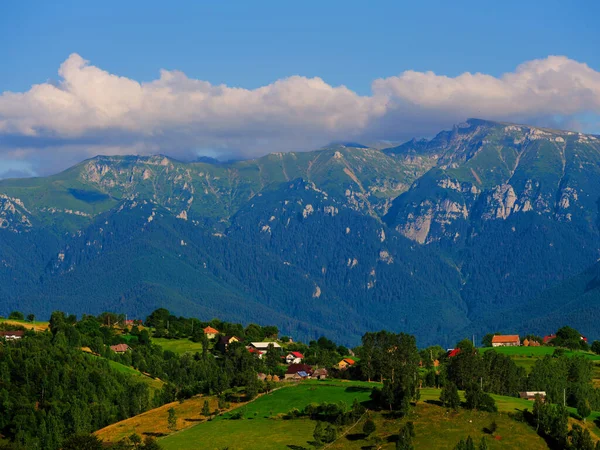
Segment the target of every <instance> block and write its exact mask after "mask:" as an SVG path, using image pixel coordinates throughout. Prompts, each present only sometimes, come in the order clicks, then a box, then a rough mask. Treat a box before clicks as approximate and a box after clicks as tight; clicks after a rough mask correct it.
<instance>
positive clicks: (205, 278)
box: [0, 119, 600, 344]
mask: <svg viewBox="0 0 600 450" xmlns="http://www.w3.org/2000/svg"><path fill="white" fill-rule="evenodd" d="M350 145H353V146H350ZM599 175H600V138H599V137H597V136H592V135H583V134H580V133H575V132H569V131H557V130H550V129H544V128H538V127H529V126H525V125H516V124H505V123H497V122H489V121H484V120H479V119H470V120H468V121H467V122H465V123H464V124H460V125H457V126H455V127H454V128H453V129H452V130H450V131H442V132H440V133H439V134H438V135H437V136H435V137H434V138H433V139H431V140H412V141H409V142H407V143H405V144H402V145H400V146H398V147H393V148H387V149H383V150H377V149H372V148H366V147H364V146H360V145H358V144H335V145H331V146H329V147H327V148H324V149H321V150H317V151H314V152H305V153H299V152H296V153H274V154H270V155H266V156H264V157H262V158H258V159H255V160H249V161H237V162H230V163H214V162H208V161H199V162H192V163H183V162H179V161H176V160H173V159H171V158H169V157H167V156H163V155H157V156H149V157H141V156H98V157H95V158H92V159H90V160H87V161H84V162H82V163H81V164H78V165H76V166H74V167H72V168H70V169H68V170H66V171H65V172H62V173H60V174H57V175H53V176H51V177H46V178H32V179H15V180H2V181H0V234H2V236H3V239H1V240H0V253H1V254H2V258H0V259H1V260H2V264H0V281H1V282H2V283H1V284H3V285H4V288H3V289H2V288H0V294H2V296H3V301H1V302H0V313H2V312H7V311H8V310H10V309H11V308H19V309H24V308H26V307H28V306H34V305H35V307H36V309H37V310H42V311H43V312H49V311H51V310H52V309H53V308H54V306H53V305H56V304H58V302H62V303H63V304H65V303H66V304H69V305H71V308H72V311H73V312H77V311H80V312H95V311H96V309H98V310H103V309H109V308H110V307H111V306H112V307H116V306H118V307H119V310H123V309H129V311H130V314H140V315H143V314H145V313H146V312H148V311H151V310H152V309H153V308H154V307H156V306H163V305H168V306H170V307H171V309H173V311H175V312H177V313H182V314H183V313H186V314H189V313H194V314H198V315H202V316H204V317H208V316H210V315H214V316H220V317H225V318H229V319H232V320H233V319H235V320H242V321H249V320H254V321H260V320H262V319H261V318H262V317H264V316H266V315H268V316H270V317H277V318H278V319H277V320H278V324H279V325H280V326H281V327H282V328H283V329H284V330H286V331H288V332H291V333H297V334H298V335H299V336H303V337H304V338H306V337H315V336H317V335H318V334H319V332H320V331H319V330H321V332H322V331H323V330H328V331H329V334H328V335H332V336H333V337H337V338H339V340H340V341H345V342H352V341H353V339H355V337H356V336H359V335H360V334H362V332H363V331H364V330H365V329H367V328H370V329H373V328H377V327H381V328H384V327H385V328H390V329H394V330H401V329H402V330H405V331H409V332H411V333H414V334H417V335H418V336H419V337H420V338H421V339H423V340H424V342H427V341H431V342H433V341H437V342H440V341H441V342H444V341H445V340H447V342H448V343H449V344H450V343H451V342H452V340H453V339H455V338H456V337H460V336H462V335H463V334H464V333H472V332H479V331H480V330H486V329H487V327H488V326H490V323H491V324H493V323H494V320H493V318H494V317H497V315H498V314H501V313H502V312H507V314H508V312H509V311H513V310H514V309H515V308H516V307H517V305H526V304H528V303H531V304H532V305H533V304H535V305H536V308H537V310H536V318H537V319H536V321H535V322H533V323H535V326H537V327H539V328H540V329H541V328H542V327H551V326H554V325H555V322H557V320H558V318H559V317H560V316H559V315H557V314H556V312H555V310H550V309H549V310H545V309H544V307H540V306H539V305H540V301H538V300H537V299H538V297H540V296H542V297H544V296H546V297H547V295H555V294H548V292H558V291H559V290H557V289H554V290H552V289H553V288H554V287H555V286H559V285H561V283H568V280H569V279H571V278H572V277H578V276H579V277H580V278H581V277H582V276H583V277H584V278H585V275H580V274H587V273H595V272H594V271H589V270H588V268H589V267H591V266H593V265H594V263H595V262H596V260H597V259H598V258H599V257H600V236H599V234H600V233H599V232H598V203H597V202H598V200H599V199H600V176H599ZM578 279H579V278H578ZM592 294H593V292H592ZM594 295H595V294H594ZM594 295H590V293H589V292H587V291H586V301H587V303H586V304H583V305H579V306H578V307H577V308H579V309H578V310H577V311H579V310H581V311H585V310H586V308H590V307H592V306H590V305H589V302H590V300H589V299H590V298H594V299H595V298H596V297H595V296H594ZM540 298H541V297H540ZM544 298H545V297H544ZM48 299H50V300H48ZM595 301H596V300H593V301H592V302H595ZM543 303H544V304H547V305H551V304H552V305H554V306H553V307H557V304H558V303H557V302H554V303H553V302H543ZM40 308H41V309H40ZM90 308H91V309H93V310H94V311H91V310H90ZM577 311H575V312H574V313H573V314H574V315H575V316H577V317H579V316H581V317H584V313H583V312H581V313H578V312H577ZM228 314H229V315H228ZM513 316H514V317H516V316H517V315H515V314H512V315H511V316H509V317H508V318H507V319H506V320H505V322H504V326H506V327H508V328H511V327H512V328H511V329H514V328H518V327H521V326H524V325H523V324H524V323H525V322H524V320H525V319H524V318H523V317H519V318H518V320H517V319H514V320H511V319H510V317H513ZM348 320H351V321H352V325H349V324H348ZM267 321H269V322H273V320H271V319H269V320H267ZM519 321H521V322H519ZM528 323H532V322H531V321H529V322H528ZM586 326H587V327H588V329H586V328H585V327H586ZM508 328H507V331H510V330H509V329H508ZM517 331H520V330H517ZM530 331H535V330H530ZM542 331H544V330H540V331H539V332H542ZM582 331H585V332H587V333H588V334H590V335H593V334H594V333H595V332H598V333H599V334H600V328H599V329H598V330H597V331H596V330H595V328H594V326H593V325H590V324H589V323H587V325H585V326H584V328H583V329H582Z"/></svg>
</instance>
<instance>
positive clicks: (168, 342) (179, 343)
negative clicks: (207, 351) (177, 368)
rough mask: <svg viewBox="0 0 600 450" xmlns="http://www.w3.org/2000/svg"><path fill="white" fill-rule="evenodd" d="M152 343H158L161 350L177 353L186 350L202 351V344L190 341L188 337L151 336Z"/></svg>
mask: <svg viewBox="0 0 600 450" xmlns="http://www.w3.org/2000/svg"><path fill="white" fill-rule="evenodd" d="M152 343H153V344H157V345H160V346H161V347H162V348H163V350H170V351H172V352H173V353H177V354H179V355H181V354H183V353H187V352H192V353H196V352H199V353H202V344H201V343H200V342H192V341H190V340H189V339H165V338H152Z"/></svg>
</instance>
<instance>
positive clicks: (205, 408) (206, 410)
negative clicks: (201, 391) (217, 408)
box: [202, 400, 210, 417]
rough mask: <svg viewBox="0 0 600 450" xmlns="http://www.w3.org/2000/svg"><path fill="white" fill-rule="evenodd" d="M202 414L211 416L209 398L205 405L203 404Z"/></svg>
mask: <svg viewBox="0 0 600 450" xmlns="http://www.w3.org/2000/svg"><path fill="white" fill-rule="evenodd" d="M202 415H203V416H204V417H208V416H210V406H209V405H208V400H204V405H203V406H202Z"/></svg>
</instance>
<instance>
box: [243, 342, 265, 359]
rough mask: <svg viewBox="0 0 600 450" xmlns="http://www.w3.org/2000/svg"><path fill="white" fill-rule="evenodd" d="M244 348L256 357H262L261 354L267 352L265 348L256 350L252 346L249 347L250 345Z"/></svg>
mask: <svg viewBox="0 0 600 450" xmlns="http://www.w3.org/2000/svg"><path fill="white" fill-rule="evenodd" d="M246 349H247V350H248V351H249V352H250V353H252V354H253V355H256V356H258V359H262V357H263V355H265V354H266V353H267V352H266V350H257V349H255V348H254V347H251V346H250V345H249V346H247V347H246Z"/></svg>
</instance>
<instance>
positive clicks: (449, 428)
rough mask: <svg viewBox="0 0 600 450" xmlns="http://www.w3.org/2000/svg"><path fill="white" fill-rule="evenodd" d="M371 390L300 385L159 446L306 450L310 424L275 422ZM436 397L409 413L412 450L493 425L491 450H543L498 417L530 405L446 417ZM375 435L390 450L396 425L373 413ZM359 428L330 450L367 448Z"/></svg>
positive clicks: (434, 393) (362, 397)
mask: <svg viewBox="0 0 600 450" xmlns="http://www.w3.org/2000/svg"><path fill="white" fill-rule="evenodd" d="M372 386H373V384H369V383H355V382H350V383H344V382H327V384H324V383H322V382H321V383H315V382H309V383H302V384H300V385H297V386H292V387H288V388H283V389H280V390H278V391H276V392H273V393H272V394H270V395H266V396H263V397H261V398H260V399H258V400H256V401H255V402H253V403H250V404H248V405H246V406H245V407H244V410H243V411H244V420H227V415H225V416H223V417H218V418H216V419H215V420H213V421H211V422H206V423H203V424H199V425H198V426H196V427H193V428H190V429H187V430H185V431H183V432H180V433H175V434H173V435H170V436H168V437H166V438H164V439H161V441H160V443H161V445H163V446H164V448H165V449H166V450H171V449H173V450H174V449H182V450H186V449H196V448H206V449H219V448H224V447H227V446H228V447H229V449H230V450H236V449H266V450H269V449H273V450H275V449H282V448H286V447H287V446H288V445H302V446H305V447H307V446H309V444H308V442H309V441H310V440H311V439H312V432H313V430H314V426H315V422H314V421H310V420H308V419H297V420H283V419H280V418H277V417H276V416H277V415H278V414H280V413H284V412H286V411H289V410H290V409H291V408H293V407H296V408H302V407H304V406H305V405H307V404H309V403H311V402H324V401H329V402H335V401H340V400H341V401H345V402H346V403H348V404H351V403H352V401H353V399H354V398H357V399H358V400H359V401H362V402H366V401H367V400H368V396H369V391H370V388H371V387H372ZM439 395H440V391H439V390H436V389H423V390H422V400H421V401H420V402H419V405H418V406H417V407H416V408H415V409H414V410H413V413H412V414H411V417H410V418H409V420H412V421H414V422H415V426H416V431H417V437H416V438H415V447H416V448H417V449H419V448H449V449H451V448H453V447H454V445H455V444H456V443H457V442H458V441H459V440H460V439H463V438H466V436H467V435H469V434H470V435H471V436H472V437H474V438H476V439H477V440H479V439H481V436H482V435H483V431H482V430H483V428H484V427H486V426H489V424H490V422H491V421H492V420H496V422H497V424H498V426H499V434H500V436H502V440H500V441H493V442H492V441H489V442H488V443H489V444H490V448H491V449H495V448H497V449H502V448H506V449H508V448H519V447H521V448H531V449H544V448H546V445H545V443H544V441H543V440H542V439H541V438H539V437H538V436H537V435H536V433H535V432H534V431H533V430H531V429H530V428H529V427H528V426H527V425H525V424H521V423H517V422H515V421H513V420H512V419H510V418H509V417H508V416H507V415H506V414H503V413H502V412H504V413H505V412H508V411H514V410H515V408H518V409H523V408H525V407H528V408H530V409H531V406H532V404H531V402H528V401H526V400H521V399H517V398H514V399H513V398H509V397H501V396H494V397H495V398H496V401H497V404H498V407H499V409H500V411H501V413H498V414H488V413H479V412H471V411H464V410H460V411H459V412H457V413H453V414H450V415H449V414H448V413H446V410H445V409H444V408H441V407H439V406H437V405H436V404H435V402H437V400H438V398H439ZM373 417H374V418H375V421H376V423H377V429H378V431H377V435H379V437H381V438H382V439H383V440H384V443H385V444H384V447H383V448H389V449H392V448H394V445H395V444H394V442H393V441H394V438H395V435H396V434H397V433H398V429H399V428H400V425H401V422H402V421H400V420H396V419H390V418H388V417H386V416H385V414H381V413H374V415H373ZM361 430H362V423H359V424H358V425H357V426H356V427H355V428H354V429H352V430H351V432H350V433H349V435H348V436H347V437H342V438H340V439H339V440H338V441H337V442H336V443H335V444H334V445H333V446H332V447H331V448H335V449H346V448H349V449H354V448H356V449H360V448H361V447H363V446H364V445H366V444H367V442H366V441H365V440H364V439H362V436H361V435H360V432H361Z"/></svg>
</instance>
